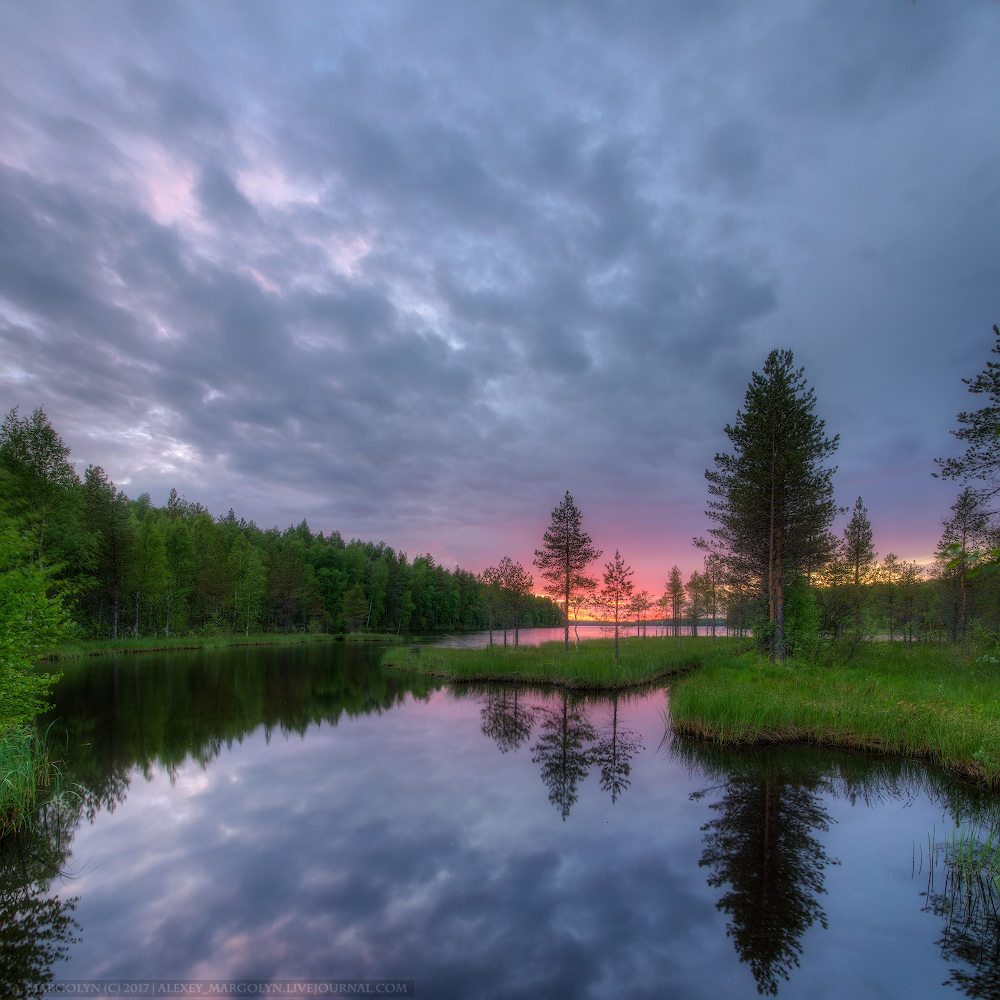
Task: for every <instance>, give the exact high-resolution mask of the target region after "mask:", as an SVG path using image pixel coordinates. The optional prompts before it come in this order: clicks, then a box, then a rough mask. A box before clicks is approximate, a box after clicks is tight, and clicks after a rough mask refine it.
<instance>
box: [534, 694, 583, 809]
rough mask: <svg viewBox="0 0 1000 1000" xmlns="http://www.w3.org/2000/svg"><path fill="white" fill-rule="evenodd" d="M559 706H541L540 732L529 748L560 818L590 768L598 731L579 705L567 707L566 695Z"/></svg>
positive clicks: (568, 806)
mask: <svg viewBox="0 0 1000 1000" xmlns="http://www.w3.org/2000/svg"><path fill="white" fill-rule="evenodd" d="M561 702H562V704H561V705H560V706H559V707H558V708H543V709H541V714H542V720H543V721H542V726H541V735H540V736H539V738H538V742H537V743H536V744H535V745H534V746H533V747H532V748H531V750H532V757H531V762H532V763H533V764H540V765H541V767H542V781H543V782H544V783H545V787H546V788H548V790H549V802H551V803H552V804H553V805H554V806H555V807H556V808H557V809H558V810H559V811H560V813H561V814H562V818H563V820H565V819H566V817H567V816H569V811H570V809H571V808H572V807H573V804H574V803H575V802H576V800H577V797H578V793H577V786H578V785H579V783H580V782H581V781H583V779H584V778H586V777H587V773H588V771H589V768H590V748H589V747H588V746H587V744H588V743H590V741H591V740H593V739H595V738H596V736H597V730H596V729H595V728H594V727H593V725H592V724H591V722H590V719H589V718H588V717H587V714H586V712H585V711H584V709H583V705H582V704H577V705H574V706H573V707H572V708H570V703H569V695H568V694H565V693H564V694H563V695H562V698H561Z"/></svg>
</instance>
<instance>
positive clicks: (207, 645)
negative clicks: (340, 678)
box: [43, 632, 398, 660]
mask: <svg viewBox="0 0 1000 1000" xmlns="http://www.w3.org/2000/svg"><path fill="white" fill-rule="evenodd" d="M389 641H393V642H396V641H398V639H397V638H396V636H395V635H382V634H380V633H376V632H358V633H356V634H352V635H327V634H325V633H309V634H302V633H297V634H296V633H293V634H290V635H284V634H282V633H276V632H267V633H263V632H262V633H257V634H251V635H249V636H247V635H205V636H200V635H180V636H174V635H172V636H170V637H169V638H166V637H164V636H159V637H157V638H154V639H119V640H117V641H116V642H112V641H111V640H110V639H78V640H73V641H70V642H63V643H60V644H59V645H58V646H56V647H55V648H54V649H52V650H51V652H49V653H48V654H47V655H46V656H44V657H43V659H46V660H75V659H78V658H79V657H82V656H122V655H123V654H127V653H163V652H169V651H170V650H185V649H225V648H228V647H229V646H298V645H302V644H304V643H309V644H315V643H326V642H389Z"/></svg>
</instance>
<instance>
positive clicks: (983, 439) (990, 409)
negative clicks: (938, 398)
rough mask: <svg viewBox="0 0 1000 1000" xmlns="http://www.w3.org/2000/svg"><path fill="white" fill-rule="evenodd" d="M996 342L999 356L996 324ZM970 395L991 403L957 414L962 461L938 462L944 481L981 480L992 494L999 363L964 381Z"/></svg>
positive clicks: (997, 454) (999, 425) (998, 457)
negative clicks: (962, 453)
mask: <svg viewBox="0 0 1000 1000" xmlns="http://www.w3.org/2000/svg"><path fill="white" fill-rule="evenodd" d="M993 333H994V335H995V336H996V343H995V344H994V345H993V350H992V353H993V354H1000V327H998V326H997V325H996V324H995V323H994V324H993ZM962 381H963V382H964V383H965V384H966V385H967V386H968V387H969V392H971V393H974V394H975V395H977V396H987V397H988V398H989V400H990V402H989V404H988V405H986V406H983V407H980V409H978V410H971V411H969V410H963V411H962V412H961V413H959V414H958V422H959V424H960V425H961V426H960V427H959V429H958V430H957V431H952V432H951V433H952V435H953V436H954V437H956V438H957V439H958V440H959V441H964V442H965V454H964V455H963V456H962V457H961V458H947V459H945V458H938V459H935V462H936V463H937V465H938V467H939V468H940V472H935V473H934V475H935V476H939V477H940V478H941V479H959V480H961V481H962V482H968V481H969V480H971V479H979V480H982V481H983V482H985V483H988V484H989V485H990V487H991V488H992V489H993V491H995V490H997V489H1000V361H987V362H986V367H985V368H984V369H983V370H982V371H981V372H980V373H979V374H978V375H977V376H976V377H975V378H974V379H968V378H963V379H962Z"/></svg>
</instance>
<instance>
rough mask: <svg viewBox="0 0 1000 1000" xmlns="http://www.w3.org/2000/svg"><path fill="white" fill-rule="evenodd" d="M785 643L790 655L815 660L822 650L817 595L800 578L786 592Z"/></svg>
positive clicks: (804, 580) (802, 578)
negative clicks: (820, 649)
mask: <svg viewBox="0 0 1000 1000" xmlns="http://www.w3.org/2000/svg"><path fill="white" fill-rule="evenodd" d="M785 642H786V644H787V647H788V655H789V656H791V657H794V658H796V659H802V660H813V659H815V658H816V655H817V653H818V652H819V648H820V638H819V607H818V605H817V604H816V593H815V591H814V590H813V588H812V587H810V586H809V584H808V583H807V582H806V579H805V577H802V576H800V577H799V578H798V579H797V580H795V582H794V583H792V585H791V586H790V587H789V588H788V590H787V591H786V592H785Z"/></svg>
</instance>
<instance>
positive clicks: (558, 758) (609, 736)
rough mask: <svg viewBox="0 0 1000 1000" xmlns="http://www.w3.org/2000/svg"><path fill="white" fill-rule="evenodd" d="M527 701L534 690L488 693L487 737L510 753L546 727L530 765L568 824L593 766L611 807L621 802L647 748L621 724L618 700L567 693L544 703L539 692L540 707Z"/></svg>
mask: <svg viewBox="0 0 1000 1000" xmlns="http://www.w3.org/2000/svg"><path fill="white" fill-rule="evenodd" d="M527 697H530V692H528V691H525V690H520V689H517V688H509V687H508V688H502V689H499V690H489V689H487V691H486V693H485V696H484V699H485V700H484V703H483V707H482V708H481V709H480V718H481V719H482V731H483V734H484V735H485V736H488V737H489V738H490V739H492V740H493V742H494V743H496V745H497V747H498V748H499V750H500V752H501V753H508V752H509V751H511V750H517V749H518V747H520V746H522V745H523V744H524V743H527V742H528V740H530V739H531V734H532V731H533V728H534V726H535V724H536V723H538V722H540V723H541V724H540V728H539V736H538V740H537V741H536V743H535V745H534V746H533V747H532V748H531V753H532V757H531V761H532V763H533V764H538V765H541V776H542V781H543V783H544V784H545V787H546V788H548V790H549V801H550V802H551V803H552V804H553V805H554V806H555V807H556V808H557V809H558V810H559V813H560V815H561V816H562V818H563V819H564V820H565V819H567V818H568V816H569V814H570V810H571V809H572V807H573V805H574V804H575V803H576V801H577V799H578V798H579V785H580V783H581V782H582V781H583V780H584V779H585V778H586V777H587V775H588V774H589V773H590V771H591V769H592V768H595V767H596V768H599V769H600V772H601V789H602V790H603V791H605V792H608V793H609V794H610V795H611V802H612V804H613V803H615V802H617V801H618V799H619V798H620V796H621V795H622V793H623V792H624V791H625V790H626V789H627V788H628V786H629V775H630V774H631V761H632V758H633V757H634V756H635V755H636V754H637V753H638V752H639V751H640V750H642V749H643V746H642V742H641V738H640V737H639V736H638V735H637V734H636V733H633V732H632V731H631V730H629V729H627V728H624V727H623V726H621V725H620V724H619V721H618V696H617V695H615V696H613V697H611V698H610V699H607V698H593V697H589V698H579V697H573V696H572V695H570V694H569V693H568V692H562V693H560V694H558V695H556V696H555V698H554V699H552V698H548V699H545V698H544V697H543V696H541V695H537V694H536V698H537V699H539V700H541V704H532V703H531V702H526V700H525V699H526V698H527ZM553 700H554V701H555V704H552V701H553ZM602 709H609V710H610V715H609V717H608V720H607V722H606V723H605V724H604V725H602V726H600V727H598V726H596V725H595V724H594V721H593V718H592V717H593V716H594V715H595V714H596V713H597V712H599V711H600V710H602Z"/></svg>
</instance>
